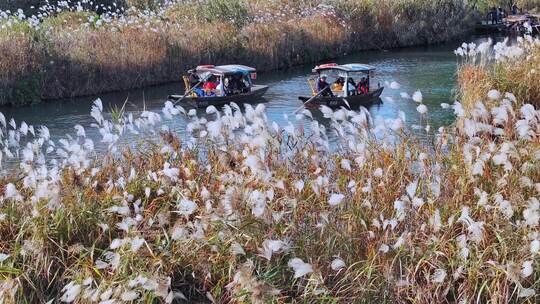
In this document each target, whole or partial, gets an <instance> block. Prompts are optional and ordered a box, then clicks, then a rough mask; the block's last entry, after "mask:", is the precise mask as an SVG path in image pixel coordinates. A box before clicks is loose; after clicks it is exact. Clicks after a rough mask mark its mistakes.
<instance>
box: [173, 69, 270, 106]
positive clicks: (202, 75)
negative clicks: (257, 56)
mask: <svg viewBox="0 0 540 304" xmlns="http://www.w3.org/2000/svg"><path fill="white" fill-rule="evenodd" d="M188 73H189V74H195V75H197V77H198V78H199V79H200V80H201V81H200V82H199V84H198V85H197V87H195V86H194V87H191V85H190V82H189V77H188V76H184V77H183V79H184V84H185V88H186V89H185V93H184V95H169V96H168V97H167V100H169V101H171V102H172V103H174V104H177V103H178V104H184V105H189V106H191V107H196V108H197V107H198V108H202V107H208V106H216V107H218V106H223V105H226V104H229V103H231V102H234V103H237V104H243V103H251V102H257V101H261V99H262V97H263V95H264V94H265V93H266V91H268V86H265V85H255V84H253V81H254V80H255V79H257V70H256V69H255V68H252V67H248V66H245V65H237V64H234V65H221V66H213V65H202V66H198V67H196V68H195V69H192V70H189V71H188ZM211 77H214V78H215V79H216V80H217V82H218V83H220V84H221V88H217V89H216V90H213V91H212V92H208V91H204V90H202V89H201V87H202V84H203V83H204V81H205V80H208V79H209V78H211ZM235 77H236V79H237V80H238V79H240V80H241V81H242V83H243V87H242V88H241V89H240V88H235V89H232V88H231V89H229V85H228V84H227V83H231V82H232V81H233V80H234V79H235ZM230 87H232V86H230ZM197 91H198V92H199V93H197ZM208 95H211V96H208Z"/></svg>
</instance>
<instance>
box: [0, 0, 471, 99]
mask: <svg viewBox="0 0 540 304" xmlns="http://www.w3.org/2000/svg"><path fill="white" fill-rule="evenodd" d="M222 2H223V1H222ZM222 2H220V1H210V2H206V1H201V2H191V1H178V2H174V3H172V4H171V3H168V4H166V5H165V6H162V7H159V8H155V10H145V11H142V10H137V9H135V8H132V9H129V10H124V9H122V10H119V9H116V10H114V9H113V10H111V11H109V12H105V13H103V14H101V15H95V13H92V12H91V11H88V10H86V8H85V7H81V8H80V9H79V11H78V10H77V9H76V8H73V7H62V8H61V12H60V13H58V12H57V10H56V8H55V7H53V8H47V12H48V14H50V15H51V17H46V18H38V17H27V16H25V17H24V18H22V19H21V17H20V16H18V17H17V16H11V17H9V16H7V17H4V18H2V19H0V23H1V24H2V25H3V26H4V27H5V28H4V30H1V31H0V35H1V36H3V37H1V38H0V39H2V41H10V40H11V39H12V38H11V37H14V39H15V40H16V41H17V43H20V44H30V45H31V50H32V51H31V52H30V51H29V49H30V48H29V47H27V46H26V47H25V46H22V47H18V46H17V45H15V44H9V43H4V44H2V50H1V52H2V54H5V56H3V57H1V58H0V66H2V67H5V68H6V69H5V70H3V71H5V72H3V73H4V75H2V78H0V86H1V87H2V88H5V89H3V90H2V95H1V96H0V104H14V105H18V104H26V103H30V102H34V101H36V100H38V99H55V98H64V97H74V96H81V95H90V94H96V93H103V92H108V91H114V90H123V89H131V88H138V87H143V86H147V85H153V84H158V83H164V82H169V81H175V80H178V79H179V76H180V74H181V73H182V72H183V71H184V70H185V69H186V68H187V67H192V66H194V65H197V64H200V63H208V62H212V63H216V64H219V63H226V62H229V63H230V62H241V63H245V64H250V65H253V66H255V67H257V68H259V70H262V71H264V70H269V69H277V68H286V67H289V66H291V65H295V64H302V63H308V62H316V61H320V60H326V59H329V58H334V57H338V56H341V55H343V54H344V53H349V52H354V51H358V50H366V49H374V48H390V47H399V46H408V45H416V44H428V43H437V42H442V41H447V40H450V39H455V38H456V37H458V36H460V35H462V34H463V33H465V32H467V31H468V30H469V29H470V27H469V25H470V20H471V19H468V18H467V16H468V14H467V9H466V5H465V3H464V2H462V1H455V0H445V1H439V2H438V3H437V4H434V3H433V2H432V1H424V0H401V1H382V2H381V1H371V0H354V1H347V2H343V1H335V2H334V1H330V2H328V4H322V2H320V1H298V2H296V1H278V0H274V1H255V2H245V1H240V0H236V1H233V2H234V3H232V2H230V1H227V2H226V5H225V6H224V7H227V8H228V9H227V10H224V9H222V6H223V5H224V3H225V2H223V3H222ZM229 8H230V9H229ZM117 10H118V11H117ZM0 27H1V25H0ZM21 28H24V30H23V29H21ZM8 58H9V61H8ZM21 67H25V68H24V69H23V70H24V71H32V72H28V73H26V72H23V71H21ZM34 71H35V72H34ZM27 78H29V79H30V80H31V81H30V82H31V83H32V85H31V86H28V85H26V84H25V83H24V82H20V79H27ZM27 91H28V92H27ZM18 92H22V93H20V94H19V93H18Z"/></svg>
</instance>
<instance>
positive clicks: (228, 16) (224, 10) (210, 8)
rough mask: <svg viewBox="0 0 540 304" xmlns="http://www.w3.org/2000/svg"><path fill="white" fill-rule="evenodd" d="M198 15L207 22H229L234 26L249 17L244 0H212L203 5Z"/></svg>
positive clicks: (238, 25) (242, 22)
mask: <svg viewBox="0 0 540 304" xmlns="http://www.w3.org/2000/svg"><path fill="white" fill-rule="evenodd" d="M199 14H200V17H201V18H202V19H203V20H204V21H207V22H214V21H224V22H231V23H232V24H234V25H235V26H236V27H241V26H243V25H244V24H246V23H247V22H248V21H249V20H250V19H251V18H250V16H249V14H248V7H247V3H246V1H244V0H213V1H209V2H208V3H207V4H205V5H203V6H202V7H201V8H200V11H199Z"/></svg>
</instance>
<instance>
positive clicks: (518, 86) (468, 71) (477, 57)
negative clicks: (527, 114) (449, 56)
mask: <svg viewBox="0 0 540 304" xmlns="http://www.w3.org/2000/svg"><path fill="white" fill-rule="evenodd" d="M457 53H458V54H459V55H460V56H459V57H458V58H459V60H460V65H459V71H458V85H459V86H460V90H459V98H460V99H461V101H462V103H463V105H464V106H465V107H466V108H467V109H472V107H474V104H475V103H476V101H478V100H480V99H481V98H482V97H483V96H486V94H487V93H488V92H489V91H490V90H492V89H495V90H499V91H502V92H508V91H511V92H513V93H514V94H515V96H516V97H517V99H518V100H519V101H520V102H522V103H530V104H533V105H534V106H535V107H538V106H540V83H539V82H538V81H533V79H536V78H537V76H536V75H537V73H538V66H539V64H540V43H538V41H537V40H536V39H533V38H532V37H530V36H525V38H523V37H519V38H518V39H517V41H510V40H508V39H505V40H504V41H502V42H498V43H496V44H495V45H493V43H492V41H491V40H490V41H488V42H485V43H483V44H482V45H481V46H479V47H478V48H477V47H476V46H474V45H469V46H467V45H463V47H461V48H460V49H459V50H458V51H457Z"/></svg>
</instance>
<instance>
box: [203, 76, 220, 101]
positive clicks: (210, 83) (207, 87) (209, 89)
mask: <svg viewBox="0 0 540 304" xmlns="http://www.w3.org/2000/svg"><path fill="white" fill-rule="evenodd" d="M217 85H218V84H217V82H216V77H214V76H212V77H210V79H208V80H207V81H206V82H205V83H204V85H203V90H204V92H205V93H206V96H216V88H217Z"/></svg>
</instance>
